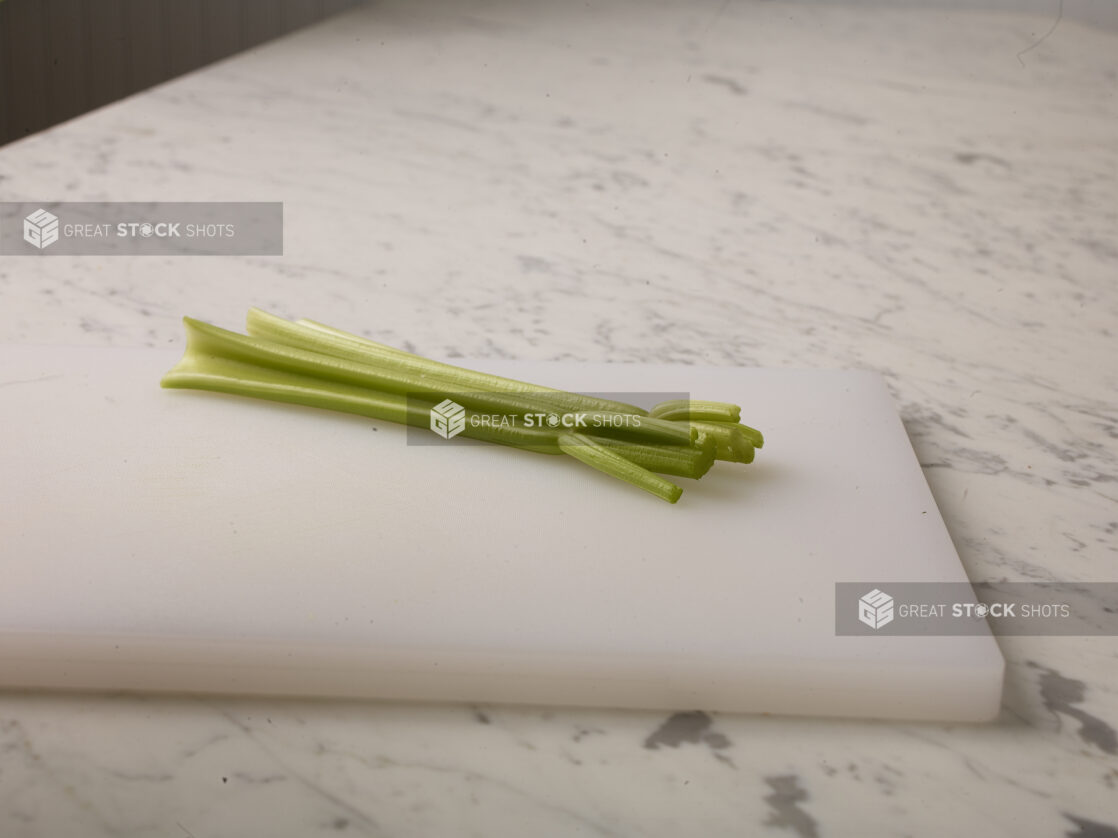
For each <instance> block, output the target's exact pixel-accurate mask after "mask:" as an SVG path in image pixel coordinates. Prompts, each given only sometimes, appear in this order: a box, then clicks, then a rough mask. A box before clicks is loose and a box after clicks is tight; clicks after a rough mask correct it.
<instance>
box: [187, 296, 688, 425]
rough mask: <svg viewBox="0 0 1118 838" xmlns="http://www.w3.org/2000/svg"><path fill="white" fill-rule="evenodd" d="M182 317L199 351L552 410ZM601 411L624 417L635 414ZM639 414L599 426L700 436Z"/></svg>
mask: <svg viewBox="0 0 1118 838" xmlns="http://www.w3.org/2000/svg"><path fill="white" fill-rule="evenodd" d="M183 322H184V324H185V325H186V332H187V346H188V348H189V347H191V346H193V347H195V351H197V352H200V353H206V354H212V355H217V356H218V357H225V358H229V359H230V360H235V361H244V362H247V363H252V364H257V365H258V366H264V367H269V368H272V369H278V370H281V371H286V372H294V373H299V374H302V375H311V376H315V377H318V378H324V379H328V380H331V381H338V382H341V383H345V384H356V385H361V386H366V387H369V388H371V389H374V390H379V391H383V392H389V393H397V394H399V395H405V396H412V397H415V398H420V399H426V398H433V399H434V400H435V401H441V400H442V399H444V398H451V399H453V400H454V401H456V402H458V403H459V404H462V405H463V406H465V407H469V408H472V409H474V410H475V411H478V412H482V413H493V414H503V415H517V416H523V415H525V414H529V413H532V414H534V413H549V412H552V410H551V405H549V404H544V405H540V404H539V403H538V402H536V401H535V400H534V398H533V397H531V396H529V395H528V394H512V393H487V392H477V391H469V390H467V391H463V390H462V389H461V384H460V383H459V382H455V381H452V380H449V379H445V378H435V377H434V376H418V377H413V376H411V375H410V374H409V373H408V372H406V371H401V370H400V369H398V368H394V367H391V366H389V365H387V364H386V365H382V366H378V367H373V366H370V365H368V364H363V363H359V362H357V361H352V360H347V359H344V358H338V357H334V356H329V355H323V354H321V353H318V352H314V351H310V350H306V349H299V348H296V347H293V346H288V345H285V344H280V343H276V342H274V341H271V340H268V339H264V338H254V337H248V336H246V335H239V334H237V333H236V332H230V331H228V330H226V329H222V328H220V327H218V326H213V325H211V324H209V323H203V322H202V321H200V320H195V319H194V318H191V317H184V318H183ZM598 415H600V416H612V417H616V418H618V419H624V418H625V417H627V416H630V415H631V414H605V413H602V414H598ZM637 419H638V420H639V422H640V424H639V426H634V425H632V424H626V423H623V422H616V423H611V424H610V425H609V427H602V428H601V429H600V432H601V433H602V434H604V435H609V436H617V437H620V438H624V439H635V440H636V439H639V440H641V441H644V442H658V443H672V444H678V445H689V444H690V443H691V442H692V441H693V440H694V439H695V438H696V437H697V436H698V432H697V431H695V430H693V429H692V428H690V427H688V426H687V425H686V424H683V423H678V422H669V421H665V420H662V419H653V418H651V417H648V416H640V417H637Z"/></svg>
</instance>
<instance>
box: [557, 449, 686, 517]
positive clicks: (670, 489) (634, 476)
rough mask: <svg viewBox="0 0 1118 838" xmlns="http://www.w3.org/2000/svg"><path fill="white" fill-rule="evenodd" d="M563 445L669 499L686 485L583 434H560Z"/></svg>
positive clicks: (583, 458)
mask: <svg viewBox="0 0 1118 838" xmlns="http://www.w3.org/2000/svg"><path fill="white" fill-rule="evenodd" d="M559 448H560V449H561V450H562V451H563V453H564V454H570V455H571V456H572V457H574V458H575V459H576V460H578V461H579V462H582V463H586V465H588V466H590V467H591V468H596V469H597V470H598V471H602V472H605V473H606V474H608V475H610V476H611V477H616V478H618V479H619V480H624V481H625V482H626V483H632V484H633V485H634V486H636V487H637V488H639V489H644V490H645V491H646V492H650V493H652V494H654V495H656V497H658V498H661V499H662V500H666V501H667V502H668V503H675V502H676V501H677V500H679V496H680V495H682V494H683V489H681V488H680V487H679V486H677V485H675V484H674V483H672V482H671V481H670V480H665V479H664V478H663V477H660V476H658V475H656V474H653V473H652V472H651V471H649V470H648V469H645V468H642V467H641V466H638V465H637V464H636V463H634V462H632V461H630V460H627V459H625V457H623V456H622V455H621V454H618V453H617V452H616V451H615V450H613V449H610V448H607V447H605V446H604V445H601V444H599V443H598V442H595V441H594V440H592V439H591V438H590V437H588V436H585V435H583V434H560V435H559Z"/></svg>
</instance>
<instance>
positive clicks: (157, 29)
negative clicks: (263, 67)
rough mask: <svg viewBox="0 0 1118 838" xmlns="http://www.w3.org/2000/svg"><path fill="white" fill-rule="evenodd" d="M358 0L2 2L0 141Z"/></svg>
mask: <svg viewBox="0 0 1118 838" xmlns="http://www.w3.org/2000/svg"><path fill="white" fill-rule="evenodd" d="M358 2H360V0H0V145H3V144H5V143H9V142H11V141H13V140H17V139H20V138H21V137H26V136H27V135H28V134H33V133H35V132H36V131H41V130H42V129H44V128H47V127H49V126H51V125H54V124H56V123H59V122H62V121H64V120H67V119H70V118H72V117H75V116H78V115H79V114H82V113H85V112H86V111H89V110H92V109H93V108H97V107H100V106H101V105H105V104H108V103H109V102H113V101H115V100H117V99H120V98H122V97H124V96H128V95H130V94H132V93H136V92H138V91H140V90H143V89H145V88H148V87H151V86H152V85H154V84H158V83H159V82H161V81H165V80H167V79H170V78H173V77H175V76H177V75H181V74H182V73H185V72H188V71H190V70H193V69H195V68H197V67H201V66H202V65H204V64H209V63H210V62H212V61H217V60H218V59H221V58H225V57H226V56H229V55H232V54H234V53H236V52H240V51H241V50H244V49H247V48H249V47H251V46H255V45H256V44H260V43H263V42H264V41H268V40H270V39H272V38H276V37H279V36H280V35H283V34H285V33H287V32H291V31H292V30H294V29H298V28H299V27H301V26H306V25H307V24H310V23H314V22H315V21H318V20H321V19H322V18H325V17H328V16H329V15H332V14H334V13H336V12H338V11H341V10H343V9H347V8H349V7H351V6H354V5H357V3H358Z"/></svg>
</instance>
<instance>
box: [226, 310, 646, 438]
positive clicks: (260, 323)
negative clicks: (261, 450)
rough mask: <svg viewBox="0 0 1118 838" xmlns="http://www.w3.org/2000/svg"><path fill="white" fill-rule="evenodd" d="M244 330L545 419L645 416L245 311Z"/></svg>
mask: <svg viewBox="0 0 1118 838" xmlns="http://www.w3.org/2000/svg"><path fill="white" fill-rule="evenodd" d="M245 326H246V331H248V333H249V334H250V335H252V336H253V337H259V338H266V339H268V340H272V341H276V342H277V343H282V344H285V345H287V346H292V347H296V348H298V349H306V350H309V351H311V352H320V353H322V354H323V355H331V356H333V357H335V358H342V359H345V360H347V361H355V362H357V363H360V364H368V365H369V366H374V367H379V366H382V365H383V366H386V367H389V368H391V369H393V370H398V371H399V372H401V373H403V374H405V375H408V376H414V378H415V380H422V381H429V382H438V381H441V382H446V384H445V387H449V388H452V389H453V390H454V391H455V392H459V393H469V392H474V391H476V392H480V393H508V394H512V395H517V396H531V397H533V401H535V402H536V404H538V405H539V409H540V410H542V411H543V412H545V413H546V412H553V413H579V412H602V413H623V414H633V415H635V416H647V415H648V411H646V410H644V409H643V408H640V407H637V406H636V405H631V404H626V403H625V402H618V401H613V400H611V399H600V398H596V397H594V396H583V395H579V394H577V393H567V392H565V391H563V390H555V389H553V388H551V387H543V386H540V385H538V384H530V383H528V382H526V381H516V380H515V379H512V378H504V377H503V376H499V375H489V374H488V373H483V372H477V371H475V370H469V369H466V368H464V367H456V366H454V365H452V364H444V363H441V362H439V361H432V360H430V359H429V358H423V357H421V356H419V355H414V354H412V353H411V352H405V351H404V350H402V349H395V348H393V347H391V346H385V345H384V344H381V343H377V342H376V341H372V340H369V339H368V338H363V337H360V336H358V335H353V334H350V333H348V332H343V331H341V330H340V329H332V328H330V327H328V326H323V325H322V324H319V323H313V321H300V322H299V323H293V322H291V321H290V320H285V319H284V318H282V317H277V316H276V315H274V314H269V313H268V312H266V311H263V310H261V309H258V308H252V309H249V312H248V316H247V317H246V318H245Z"/></svg>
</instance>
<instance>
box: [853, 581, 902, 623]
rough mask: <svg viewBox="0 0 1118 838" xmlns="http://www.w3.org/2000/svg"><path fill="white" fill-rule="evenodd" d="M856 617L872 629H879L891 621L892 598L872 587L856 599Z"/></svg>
mask: <svg viewBox="0 0 1118 838" xmlns="http://www.w3.org/2000/svg"><path fill="white" fill-rule="evenodd" d="M858 619H859V620H861V621H862V622H863V623H865V624H866V625H867V626H869V627H870V628H872V629H879V628H881V627H882V626H887V625H889V623H891V622H893V598H892V597H891V596H889V594H887V593H885V592H884V591H879V590H878V589H877V588H874V589H873V590H872V591H870V592H869V593H868V594H866V595H865V596H864V597H862V598H861V599H860V600H858Z"/></svg>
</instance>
